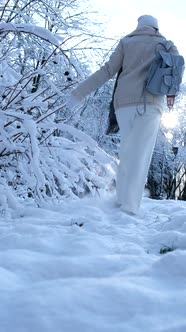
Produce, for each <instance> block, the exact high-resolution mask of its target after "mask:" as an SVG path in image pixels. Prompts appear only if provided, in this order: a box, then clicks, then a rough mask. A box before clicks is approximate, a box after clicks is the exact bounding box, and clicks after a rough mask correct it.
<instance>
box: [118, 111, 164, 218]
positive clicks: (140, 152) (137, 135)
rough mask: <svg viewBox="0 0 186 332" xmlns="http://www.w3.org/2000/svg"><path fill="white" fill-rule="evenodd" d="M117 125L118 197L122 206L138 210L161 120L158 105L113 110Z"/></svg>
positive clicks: (134, 211) (134, 210)
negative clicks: (118, 136) (119, 137)
mask: <svg viewBox="0 0 186 332" xmlns="http://www.w3.org/2000/svg"><path fill="white" fill-rule="evenodd" d="M116 117H117V121H118V124H119V128H120V135H121V142H120V152H119V158H120V163H119V167H118V175H117V184H116V191H117V198H118V203H119V204H121V208H122V210H124V211H126V212H129V213H132V214H137V213H138V212H139V208H140V203H141V199H142V196H143V191H144V187H145V182H146V179H147V175H148V170H149V166H150V162H151V158H152V154H153V150H154V146H155V143H156V138H157V133H158V129H159V125H160V120H161V113H160V111H159V110H158V109H157V107H154V106H149V105H147V109H146V112H144V111H143V106H130V107H124V108H120V109H118V110H117V111H116Z"/></svg>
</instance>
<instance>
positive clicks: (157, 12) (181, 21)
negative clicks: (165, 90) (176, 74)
mask: <svg viewBox="0 0 186 332" xmlns="http://www.w3.org/2000/svg"><path fill="white" fill-rule="evenodd" d="M92 1H93V7H94V9H97V10H98V11H99V14H100V17H102V19H103V21H104V20H105V21H107V23H106V24H105V34H106V36H107V37H111V36H114V35H118V36H120V37H121V36H124V35H125V34H127V33H130V32H131V31H133V30H134V29H135V28H136V26H137V18H138V17H139V16H141V15H144V14H148V15H152V16H155V17H156V18H157V19H158V21H159V28H160V32H161V33H162V34H163V35H164V36H165V37H166V38H167V39H171V40H172V41H173V42H174V43H175V44H176V46H177V47H178V49H179V52H180V53H181V54H182V55H183V56H184V57H186V38H185V31H186V18H185V17H186V16H185V15H186V14H185V13H186V2H185V0H177V1H175V0H156V1H151V0H140V1H139V0H129V1H124V0H92Z"/></svg>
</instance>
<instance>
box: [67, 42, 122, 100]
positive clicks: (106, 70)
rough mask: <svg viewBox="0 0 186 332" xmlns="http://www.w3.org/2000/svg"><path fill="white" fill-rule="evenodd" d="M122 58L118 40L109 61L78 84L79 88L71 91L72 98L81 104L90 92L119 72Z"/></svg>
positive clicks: (120, 44) (120, 43)
mask: <svg viewBox="0 0 186 332" xmlns="http://www.w3.org/2000/svg"><path fill="white" fill-rule="evenodd" d="M123 57H124V52H123V45H122V40H120V42H119V43H118V45H117V47H116V48H115V50H114V52H113V53H112V54H111V56H110V58H109V60H108V61H107V62H106V63H105V64H104V65H103V66H102V67H100V69H99V70H97V71H96V72H95V73H94V74H92V75H90V76H89V77H88V78H87V79H85V80H84V81H83V82H82V83H80V84H79V86H78V87H77V88H75V89H74V90H73V91H72V96H74V97H76V99H78V100H79V102H81V101H82V100H83V99H84V98H85V97H86V96H87V95H89V94H90V93H91V92H93V91H95V90H96V89H98V88H100V87H101V86H102V85H103V84H104V83H105V82H107V81H108V80H109V79H111V78H112V77H113V76H114V75H115V74H116V73H117V72H118V71H119V69H120V68H121V66H122V63H123Z"/></svg>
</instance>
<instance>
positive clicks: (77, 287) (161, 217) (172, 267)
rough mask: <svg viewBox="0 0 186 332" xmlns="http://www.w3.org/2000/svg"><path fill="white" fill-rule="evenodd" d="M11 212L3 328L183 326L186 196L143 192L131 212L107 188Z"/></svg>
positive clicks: (5, 331)
mask: <svg viewBox="0 0 186 332" xmlns="http://www.w3.org/2000/svg"><path fill="white" fill-rule="evenodd" d="M10 212H11V213H10V214H9V216H6V217H5V216H3V215H1V217H0V299H1V300H0V331H1V332H185V331H186V202H183V201H172V200H161V201H157V200H151V199H149V198H144V199H143V202H142V208H141V211H140V215H139V216H138V217H134V216H129V215H126V214H125V213H124V212H122V211H121V210H120V209H119V208H118V207H117V206H116V204H115V197H114V195H113V194H112V195H110V196H108V194H107V195H105V196H104V197H96V198H84V199H81V200H75V201H70V202H69V201H68V202H64V203H63V204H62V205H61V206H58V207H55V208H53V209H52V208H50V210H49V209H48V210H47V209H41V208H36V207H33V206H32V205H31V204H28V203H25V205H24V206H23V207H20V206H19V208H17V209H15V210H11V211H10ZM165 248H172V249H174V250H173V251H171V252H168V253H166V254H160V249H165Z"/></svg>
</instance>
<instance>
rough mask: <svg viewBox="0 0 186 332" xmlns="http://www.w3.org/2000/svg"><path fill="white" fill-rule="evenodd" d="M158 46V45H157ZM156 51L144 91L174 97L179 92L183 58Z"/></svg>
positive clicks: (164, 51)
mask: <svg viewBox="0 0 186 332" xmlns="http://www.w3.org/2000/svg"><path fill="white" fill-rule="evenodd" d="M158 45H159V44H158ZM162 45H163V46H164V48H165V50H161V51H158V52H157V54H156V57H155V59H154V61H153V62H152V64H151V66H150V68H149V71H148V75H147V79H146V82H145V89H146V90H147V91H148V92H150V93H152V94H153V95H156V96H175V95H176V94H177V92H178V91H179V88H180V84H181V81H182V76H183V72H184V58H183V56H182V55H179V54H174V53H171V52H170V53H169V52H168V50H167V49H166V46H165V45H164V44H162Z"/></svg>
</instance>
